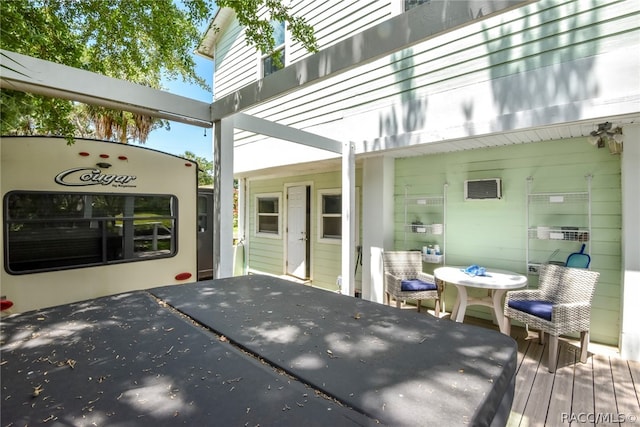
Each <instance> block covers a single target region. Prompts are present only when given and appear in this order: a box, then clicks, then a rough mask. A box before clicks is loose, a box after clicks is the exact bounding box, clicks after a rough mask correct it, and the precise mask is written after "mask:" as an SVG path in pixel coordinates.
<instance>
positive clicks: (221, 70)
mask: <svg viewBox="0 0 640 427" xmlns="http://www.w3.org/2000/svg"><path fill="white" fill-rule="evenodd" d="M214 55H215V59H214V61H215V67H214V72H213V86H214V99H215V98H216V97H220V96H224V95H228V94H229V93H231V92H233V91H234V90H237V89H238V88H241V87H243V86H246V85H247V84H249V83H251V82H254V81H255V80H256V65H257V59H256V55H257V54H256V52H255V51H254V50H252V49H248V48H247V45H246V42H245V37H244V29H242V27H240V24H239V23H238V20H237V19H236V18H234V19H233V23H232V24H231V25H230V26H229V28H228V29H227V30H226V31H224V33H223V34H222V35H221V36H220V39H219V42H218V44H217V45H216V47H215V53H214Z"/></svg>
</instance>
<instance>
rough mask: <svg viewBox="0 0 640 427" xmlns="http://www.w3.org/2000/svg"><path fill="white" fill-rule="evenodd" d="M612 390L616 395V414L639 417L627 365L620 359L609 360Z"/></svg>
mask: <svg viewBox="0 0 640 427" xmlns="http://www.w3.org/2000/svg"><path fill="white" fill-rule="evenodd" d="M611 371H612V375H613V388H614V390H615V393H616V404H617V413H618V414H625V415H631V414H635V415H640V411H639V409H640V408H639V407H638V399H637V397H636V392H635V390H634V384H633V380H632V378H631V371H630V370H629V364H628V363H627V361H625V360H622V359H617V358H616V359H611Z"/></svg>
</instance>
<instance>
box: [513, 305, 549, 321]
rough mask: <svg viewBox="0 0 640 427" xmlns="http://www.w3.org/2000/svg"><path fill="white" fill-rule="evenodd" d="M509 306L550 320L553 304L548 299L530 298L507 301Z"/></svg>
mask: <svg viewBox="0 0 640 427" xmlns="http://www.w3.org/2000/svg"><path fill="white" fill-rule="evenodd" d="M509 307H511V308H515V309H516V310H520V311H524V312H525V313H529V314H531V315H533V316H536V317H539V318H541V319H546V320H548V321H551V312H552V311H553V304H552V303H550V302H549V301H541V300H531V301H518V300H513V301H509Z"/></svg>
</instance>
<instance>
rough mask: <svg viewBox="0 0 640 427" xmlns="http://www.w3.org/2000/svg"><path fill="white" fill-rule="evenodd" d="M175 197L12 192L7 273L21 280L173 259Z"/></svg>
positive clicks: (7, 208) (8, 209)
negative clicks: (56, 272) (93, 267)
mask: <svg viewBox="0 0 640 427" xmlns="http://www.w3.org/2000/svg"><path fill="white" fill-rule="evenodd" d="M176 224H177V199H176V198H175V197H174V196H156V195H154V196H150V195H109V194H92V193H38V192H12V193H9V194H8V195H7V196H6V197H5V203H4V233H5V241H4V242H5V248H4V249H5V254H6V257H7V258H6V259H7V261H8V262H7V263H6V268H7V269H8V271H9V272H10V273H15V274H20V273H29V272H36V271H46V270H59V269H63V268H74V267H82V266H88V265H101V264H110V263H117V262H125V261H134V260H146V259H153V258H158V257H167V256H172V255H174V254H175V253H176V232H177V230H176Z"/></svg>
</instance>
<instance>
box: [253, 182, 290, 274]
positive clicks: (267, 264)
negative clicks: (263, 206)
mask: <svg viewBox="0 0 640 427" xmlns="http://www.w3.org/2000/svg"><path fill="white" fill-rule="evenodd" d="M264 193H268V194H272V193H277V194H279V195H280V227H281V230H280V236H278V237H263V236H260V235H256V210H257V207H256V196H257V195H258V194H264ZM285 197H286V194H285V193H284V192H283V185H282V181H281V180H270V181H251V182H250V183H249V200H248V205H249V209H248V221H247V222H248V226H249V229H248V230H247V233H246V236H247V243H246V247H247V252H248V256H247V268H248V269H249V270H257V271H260V272H263V273H269V274H275V275H281V274H283V273H284V272H283V265H284V264H283V257H284V245H285V240H284V239H285V233H284V209H285V206H286V204H285Z"/></svg>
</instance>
